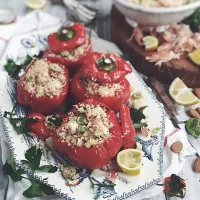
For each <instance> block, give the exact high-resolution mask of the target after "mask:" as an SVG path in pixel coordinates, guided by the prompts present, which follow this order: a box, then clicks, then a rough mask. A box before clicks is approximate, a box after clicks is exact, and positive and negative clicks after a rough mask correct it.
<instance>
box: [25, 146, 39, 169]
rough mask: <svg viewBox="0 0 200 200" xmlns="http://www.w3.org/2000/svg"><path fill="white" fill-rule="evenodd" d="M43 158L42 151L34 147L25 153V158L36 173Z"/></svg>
mask: <svg viewBox="0 0 200 200" xmlns="http://www.w3.org/2000/svg"><path fill="white" fill-rule="evenodd" d="M41 157H42V151H41V149H37V148H36V146H32V147H31V148H30V149H28V150H27V151H26V153H25V158H26V160H27V161H28V162H29V167H30V168H31V169H32V170H33V171H35V170H36V169H38V168H39V166H40V160H41Z"/></svg>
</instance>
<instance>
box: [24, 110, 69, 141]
mask: <svg viewBox="0 0 200 200" xmlns="http://www.w3.org/2000/svg"><path fill="white" fill-rule="evenodd" d="M65 117H66V114H64V113H58V114H56V115H50V116H44V115H43V114H41V113H31V114H29V115H28V116H27V118H31V119H37V120H38V121H37V122H35V123H31V124H30V123H28V124H27V127H28V129H29V131H31V132H33V133H34V134H36V135H37V136H38V137H39V138H40V139H41V140H46V139H47V138H49V137H50V136H53V135H54V131H55V129H56V127H58V126H59V125H60V124H61V123H62V122H63V118H65Z"/></svg>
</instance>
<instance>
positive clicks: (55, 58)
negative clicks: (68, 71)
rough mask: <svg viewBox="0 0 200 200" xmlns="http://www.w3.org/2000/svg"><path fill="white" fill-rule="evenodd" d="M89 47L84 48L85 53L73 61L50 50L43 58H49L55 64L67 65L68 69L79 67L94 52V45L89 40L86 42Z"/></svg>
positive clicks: (75, 57)
mask: <svg viewBox="0 0 200 200" xmlns="http://www.w3.org/2000/svg"><path fill="white" fill-rule="evenodd" d="M86 42H87V46H86V47H85V48H84V53H83V54H82V55H80V56H74V58H73V59H69V58H68V57H63V56H62V55H61V54H55V53H53V52H51V51H50V50H47V51H45V52H44V54H43V57H44V58H47V59H48V60H50V61H51V62H53V63H59V64H61V65H65V66H66V67H67V68H71V67H77V68H78V67H79V66H80V65H81V64H82V63H83V62H84V60H85V58H86V57H87V55H89V54H90V53H91V52H92V45H91V42H90V41H89V40H87V41H86Z"/></svg>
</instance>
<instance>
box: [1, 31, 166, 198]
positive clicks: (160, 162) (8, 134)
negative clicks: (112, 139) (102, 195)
mask: <svg viewBox="0 0 200 200" xmlns="http://www.w3.org/2000/svg"><path fill="white" fill-rule="evenodd" d="M48 29H52V27H50V28H45V29H40V30H37V31H34V32H29V33H22V34H18V35H16V36H13V37H12V38H11V40H10V41H9V43H8V45H7V47H6V48H5V50H4V53H3V55H2V56H1V59H2V58H4V57H5V55H6V49H8V47H9V44H10V43H11V42H12V40H13V38H15V37H18V36H21V35H26V36H27V34H31V35H34V34H36V33H39V32H41V31H45V30H48ZM95 39H96V40H103V41H104V42H106V43H109V44H112V45H114V46H115V47H116V49H118V51H119V52H122V51H121V50H120V49H119V48H118V46H117V45H116V44H114V43H113V42H110V41H107V40H104V39H102V38H98V37H95ZM130 64H131V63H130ZM131 66H132V69H133V72H132V73H134V75H135V76H136V77H137V79H138V80H139V81H140V82H141V84H142V85H143V87H144V88H145V89H146V91H147V92H148V94H149V95H150V96H151V98H152V99H153V100H154V102H155V104H157V105H158V108H159V109H160V111H161V118H162V121H161V127H160V143H159V149H160V151H159V152H157V153H158V154H159V158H158V159H157V161H158V165H159V170H158V172H159V178H157V179H153V180H152V181H150V182H145V184H144V185H139V186H138V187H137V188H136V189H134V190H133V189H131V191H129V192H123V197H122V198H121V194H120V199H126V198H128V197H131V196H134V195H135V194H137V193H139V192H141V191H143V190H146V189H148V188H149V187H151V186H153V185H155V184H157V183H159V182H160V181H162V179H163V152H164V137H165V119H166V112H165V110H164V107H163V105H162V104H161V103H160V102H159V101H158V99H157V98H156V96H155V95H154V94H153V92H152V90H151V89H150V88H149V87H148V86H147V85H146V83H145V82H144V80H143V79H142V78H141V76H140V75H139V73H138V72H137V71H136V70H135V68H134V67H133V65H132V64H131ZM0 120H1V121H2V127H3V130H4V132H5V135H6V139H7V143H8V146H9V148H10V150H11V151H12V152H13V154H14V152H15V151H16V150H15V148H14V146H13V142H12V141H13V139H12V136H11V131H10V130H9V125H11V124H10V123H9V122H8V121H6V120H5V119H4V117H3V111H2V108H1V106H0ZM8 123H9V125H8ZM16 157H17V155H16V154H14V161H15V164H16V165H17V166H20V167H21V168H22V169H23V170H24V171H25V172H26V173H27V174H28V175H30V176H32V177H34V178H35V179H37V180H38V181H40V182H41V183H44V184H46V185H48V186H50V187H52V188H53V190H54V192H55V193H56V194H57V195H59V196H60V197H62V198H65V199H67V200H75V199H76V198H74V197H73V198H71V197H70V196H69V194H68V193H63V192H61V189H57V188H56V185H55V184H54V185H51V184H49V183H48V181H47V180H44V178H42V176H40V175H37V174H35V173H32V171H31V170H30V169H28V168H26V167H22V166H21V164H20V162H19V161H18V160H17V159H16ZM132 190H133V191H132ZM130 194H131V195H130ZM116 195H117V194H115V196H116ZM115 196H114V195H113V198H115Z"/></svg>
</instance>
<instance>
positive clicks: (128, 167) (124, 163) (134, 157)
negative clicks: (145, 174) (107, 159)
mask: <svg viewBox="0 0 200 200" xmlns="http://www.w3.org/2000/svg"><path fill="white" fill-rule="evenodd" d="M142 156H143V152H142V151H140V150H137V149H125V150H123V151H120V152H119V153H118V155H117V163H118V165H119V167H120V169H121V170H122V171H123V172H124V173H125V174H128V175H131V176H137V175H139V174H140V169H141V166H142V162H141V160H142Z"/></svg>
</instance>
